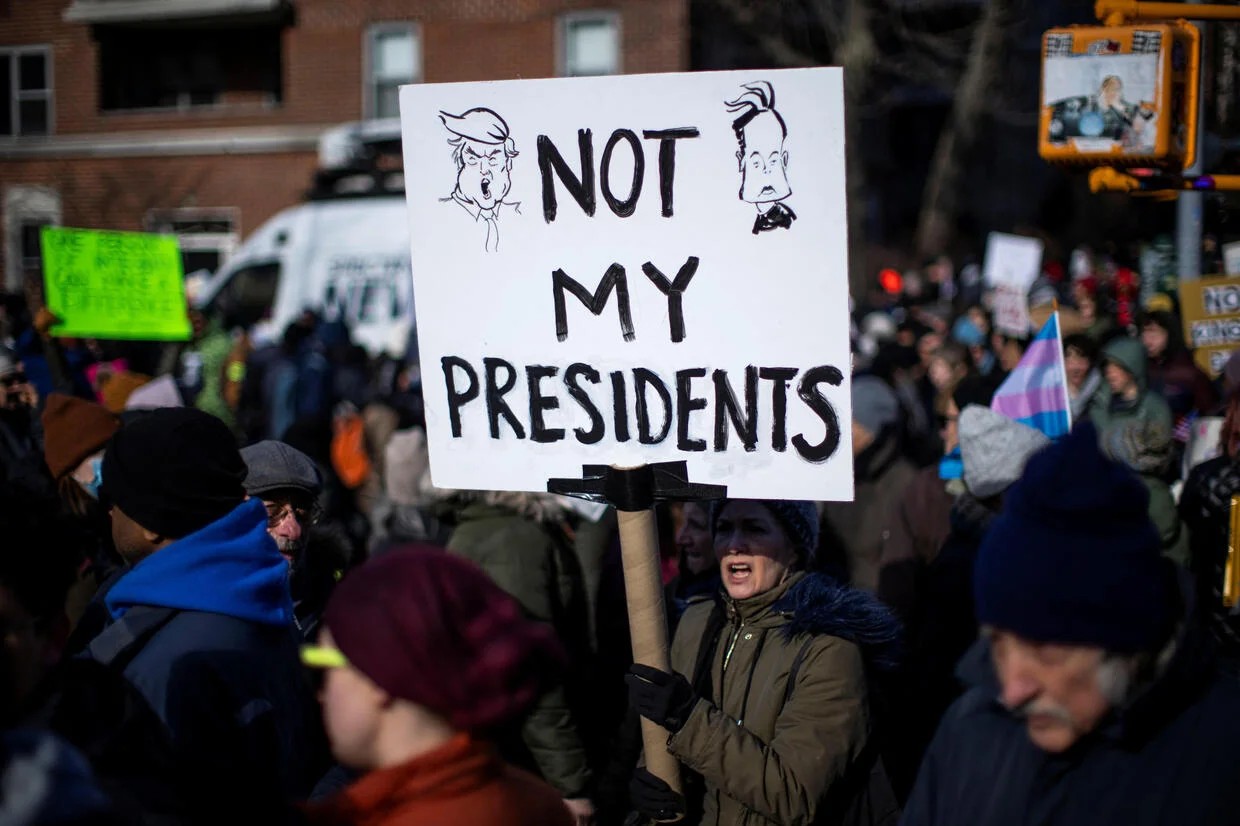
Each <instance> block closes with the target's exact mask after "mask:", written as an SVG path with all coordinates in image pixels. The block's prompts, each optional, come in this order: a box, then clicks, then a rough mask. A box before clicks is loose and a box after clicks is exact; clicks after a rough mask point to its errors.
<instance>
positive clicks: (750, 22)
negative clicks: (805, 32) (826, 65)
mask: <svg viewBox="0 0 1240 826" xmlns="http://www.w3.org/2000/svg"><path fill="white" fill-rule="evenodd" d="M715 5H716V6H717V7H718V8H720V9H722V10H723V11H725V12H727V13H728V15H729V16H730V17H731V18H732V21H733V22H734V23H736V24H737V25H738V26H741V27H742V28H744V29H746V31H747V32H748V34H750V35H751V36H753V37H754V38H755V39H756V40H757V41H758V43H759V45H761V46H762V49H763V51H765V52H766V53H767V55H768V56H770V58H771V59H772V60H774V61H775V62H776V63H779V64H780V65H782V66H788V67H791V68H805V67H809V66H821V65H822V61H821V60H817V59H815V58H814V57H813V55H810V54H806V53H805V52H803V51H801V50H800V49H797V48H795V47H794V46H792V45H791V44H790V43H789V42H788V41H787V40H786V39H785V38H783V37H781V36H779V35H777V34H773V33H771V32H769V31H767V30H766V29H765V28H764V27H763V26H762V25H761V24H759V23H758V20H757V14H756V13H755V12H754V10H753V9H751V8H750V7H749V6H747V5H746V4H745V3H743V2H741V0H715Z"/></svg>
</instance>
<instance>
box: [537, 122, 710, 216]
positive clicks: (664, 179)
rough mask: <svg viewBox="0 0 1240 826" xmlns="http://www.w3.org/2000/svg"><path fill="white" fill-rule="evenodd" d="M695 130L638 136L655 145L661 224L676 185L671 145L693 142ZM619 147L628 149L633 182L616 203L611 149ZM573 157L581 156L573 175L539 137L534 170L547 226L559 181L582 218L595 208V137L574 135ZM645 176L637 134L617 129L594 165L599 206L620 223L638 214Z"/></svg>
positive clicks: (652, 131)
mask: <svg viewBox="0 0 1240 826" xmlns="http://www.w3.org/2000/svg"><path fill="white" fill-rule="evenodd" d="M698 134H699V133H698V130H697V128H696V127H693V126H684V127H678V128H675V129H647V130H643V131H642V137H643V138H645V139H646V140H657V141H658V142H659V198H660V201H661V206H662V214H663V217H664V218H670V217H672V213H673V203H672V201H673V186H674V182H675V179H676V141H678V140H683V139H686V138H696V137H697V136H698ZM621 142H624V143H626V144H628V147H629V152H630V153H631V154H632V156H633V178H632V180H631V181H629V185H628V187H629V188H628V192H627V193H626V194H625V195H624V197H623V198H618V197H616V194H615V192H614V191H613V190H612V185H611V159H612V155H613V153H614V152H615V149H616V147H617V146H618V145H619V144H620V143H621ZM577 153H578V155H579V156H580V159H581V164H580V169H581V172H580V173H577V172H574V171H573V170H572V169H571V168H570V167H569V165H568V163H567V162H566V161H565V160H564V156H563V155H561V154H560V150H559V149H558V148H557V147H556V145H555V144H554V143H553V142H552V140H551V138H549V137H547V136H546V135H539V136H538V169H539V171H540V172H541V173H542V201H543V218H544V219H546V221H547V223H548V224H550V223H551V222H552V221H554V220H555V216H556V214H557V213H558V211H559V204H558V202H557V201H556V195H555V180H554V178H553V177H552V173H553V172H554V175H555V177H558V178H559V179H560V183H561V184H562V185H563V186H564V189H565V191H567V192H568V194H569V195H571V196H572V197H573V200H574V201H576V202H577V205H578V206H580V207H581V210H582V212H584V213H585V214H586V215H588V216H590V217H593V216H594V211H595V209H596V207H597V206H598V202H597V194H596V187H595V185H594V137H593V135H592V134H591V132H590V130H589V129H578V130H577ZM645 174H646V156H645V153H644V152H643V151H642V143H641V141H640V140H638V138H637V133H635V132H634V131H633V130H631V129H617V130H616V131H614V132H612V133H611V137H610V138H608V139H607V144H606V145H605V146H604V147H603V157H602V158H601V159H600V161H599V177H600V179H601V184H602V190H603V200H604V201H606V202H607V207H608V208H609V209H610V210H611V211H612V212H613V213H614V214H615V215H618V216H619V217H621V218H628V217H629V216H630V215H632V214H633V213H634V212H635V211H636V210H637V200H638V198H640V197H641V194H642V183H643V181H644V180H645Z"/></svg>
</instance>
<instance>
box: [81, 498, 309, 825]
mask: <svg viewBox="0 0 1240 826" xmlns="http://www.w3.org/2000/svg"><path fill="white" fill-rule="evenodd" d="M105 605H106V606H107V608H108V611H109V614H110V616H111V623H110V624H109V625H108V626H107V627H105V628H104V630H103V631H102V632H101V633H100V634H99V635H98V636H97V637H96V638H95V639H94V640H92V641H91V643H90V644H89V645H88V646H87V649H86V652H85V653H84V656H86V657H88V658H90V659H93V660H95V661H96V662H99V663H102V664H104V665H107V666H109V667H111V668H114V669H117V670H120V671H121V672H122V673H123V674H124V676H125V678H126V679H127V680H128V681H129V682H130V683H131V684H132V685H133V686H134V687H135V688H136V689H137V690H138V692H139V693H140V694H141V695H142V697H143V698H144V699H145V700H146V702H147V703H148V704H149V705H150V707H151V709H152V710H153V711H154V713H155V715H156V716H157V717H158V718H159V719H160V720H161V721H162V722H163V724H164V727H165V728H166V729H167V733H168V735H169V738H170V740H171V744H172V749H173V751H174V754H175V755H176V757H177V759H178V760H179V761H182V763H183V766H184V768H185V770H187V771H190V772H197V773H198V776H200V777H214V778H217V779H218V785H217V789H218V792H219V798H218V799H217V800H215V801H209V802H213V803H218V804H220V805H223V806H225V807H227V806H228V805H229V804H230V803H231V804H236V803H237V802H238V801H247V805H250V806H251V807H253V806H256V805H261V804H262V803H263V802H264V801H266V802H268V803H270V804H271V805H273V806H274V805H275V804H276V801H278V800H279V799H280V798H283V797H286V796H287V797H301V796H304V795H305V794H308V793H309V791H310V790H311V789H312V788H313V785H314V782H315V781H316V780H317V779H318V776H319V775H320V774H321V773H322V771H323V770H324V769H326V759H325V758H326V752H325V750H324V749H325V740H324V738H323V736H322V729H321V724H320V722H319V714H318V709H317V703H316V702H315V698H314V694H313V691H312V690H311V687H310V685H309V683H308V682H307V681H306V679H305V676H304V672H303V670H302V668H301V665H300V662H299V658H298V640H297V638H296V636H295V635H296V631H295V629H294V627H293V619H292V616H293V613H292V612H293V606H292V600H291V598H290V596H289V585H288V565H287V563H286V562H285V561H284V558H283V557H282V556H280V553H279V551H278V550H277V549H276V545H275V542H274V541H273V540H272V539H271V537H270V536H269V535H268V534H267V512H266V509H265V507H264V506H263V503H262V502H261V501H260V500H258V499H252V500H249V501H246V502H243V503H242V504H241V505H239V506H238V507H237V508H236V509H235V510H233V511H232V512H231V513H229V514H228V515H226V516H224V517H223V518H222V519H219V520H217V521H215V522H213V523H211V524H210V525H207V526H206V527H205V528H203V529H202V530H200V531H197V532H196V533H193V534H190V535H189V536H186V537H184V538H183V539H180V540H177V541H176V542H174V543H172V544H171V545H169V546H167V547H165V548H162V549H160V550H158V551H156V552H155V553H153V554H151V555H150V556H148V557H147V558H146V559H144V560H142V561H141V562H139V563H138V564H137V565H135V566H134V567H133V568H132V569H130V570H129V571H128V573H126V574H125V575H124V576H123V577H121V578H120V580H119V581H117V582H116V584H115V585H113V586H112V587H111V589H110V590H109V591H108V592H107V596H106V597H105ZM251 801H253V802H251ZM207 802H208V801H204V805H205V804H206V803H207Z"/></svg>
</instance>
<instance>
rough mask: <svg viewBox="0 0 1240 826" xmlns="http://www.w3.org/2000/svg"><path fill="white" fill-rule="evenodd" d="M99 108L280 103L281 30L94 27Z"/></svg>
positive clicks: (241, 105)
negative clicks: (97, 64)
mask: <svg viewBox="0 0 1240 826" xmlns="http://www.w3.org/2000/svg"><path fill="white" fill-rule="evenodd" d="M97 37H98V41H99V84H100V91H101V95H100V105H101V106H102V108H103V110H104V111H118V110H121V111H123V110H134V109H188V108H191V107H198V106H224V107H230V108H241V107H252V108H258V107H268V106H275V105H278V104H279V103H280V102H281V99H282V97H283V94H282V84H281V54H280V29H279V28H277V27H274V26H263V27H258V28H237V29H231V28H212V29H206V28H180V29H161V30H151V29H141V28H127V27H124V26H100V27H98V35H97Z"/></svg>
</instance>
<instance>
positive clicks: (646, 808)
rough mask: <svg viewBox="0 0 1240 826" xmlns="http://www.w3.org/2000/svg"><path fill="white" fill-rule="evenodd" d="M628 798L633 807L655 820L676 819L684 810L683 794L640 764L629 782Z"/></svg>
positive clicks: (683, 813) (681, 815)
mask: <svg viewBox="0 0 1240 826" xmlns="http://www.w3.org/2000/svg"><path fill="white" fill-rule="evenodd" d="M629 800H630V801H631V802H632V804H633V808H634V809H636V810H637V811H639V812H641V813H642V814H643V815H645V816H646V817H648V818H650V819H651V820H656V821H665V822H666V821H672V820H678V819H679V818H681V817H684V815H685V811H686V807H685V799H684V797H683V796H681V795H679V794H676V792H674V791H672V787H671V786H669V785H667V784H666V783H664V782H663V781H662V780H660V779H659V778H657V777H655V776H654V775H653V774H651V773H650V772H648V771H646V770H645V769H643V768H641V767H640V766H639V767H638V769H637V771H635V772H634V773H633V779H632V780H631V781H630V782H629Z"/></svg>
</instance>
